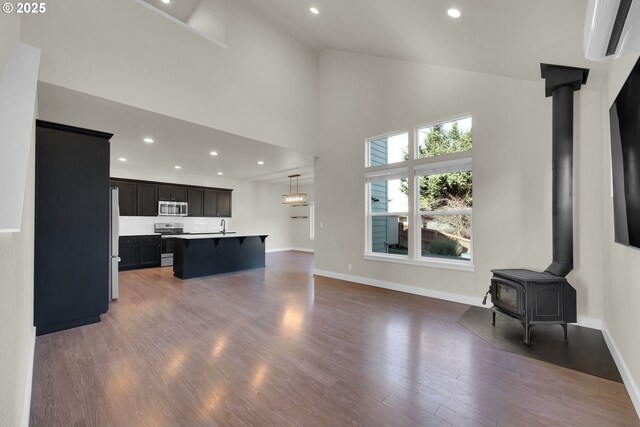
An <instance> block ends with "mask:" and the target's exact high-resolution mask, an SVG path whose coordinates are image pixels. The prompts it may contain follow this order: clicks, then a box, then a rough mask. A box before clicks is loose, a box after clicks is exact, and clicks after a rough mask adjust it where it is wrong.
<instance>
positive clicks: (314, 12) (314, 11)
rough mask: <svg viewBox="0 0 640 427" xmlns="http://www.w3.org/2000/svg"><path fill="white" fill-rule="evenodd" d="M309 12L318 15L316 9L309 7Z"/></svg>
mask: <svg viewBox="0 0 640 427" xmlns="http://www.w3.org/2000/svg"><path fill="white" fill-rule="evenodd" d="M309 11H310V12H311V13H313V14H314V15H318V14H319V13H320V11H319V10H318V8H317V7H310V8H309Z"/></svg>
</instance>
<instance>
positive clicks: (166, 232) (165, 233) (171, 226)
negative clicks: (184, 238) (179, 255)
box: [153, 222, 184, 267]
mask: <svg viewBox="0 0 640 427" xmlns="http://www.w3.org/2000/svg"><path fill="white" fill-rule="evenodd" d="M153 231H155V232H156V233H160V234H162V259H161V262H160V265H161V266H162V267H169V266H172V265H173V247H174V245H175V239H173V238H171V236H172V235H174V236H175V235H176V234H184V224H183V223H181V222H161V223H156V224H154V225H153Z"/></svg>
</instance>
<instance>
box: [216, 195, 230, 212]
mask: <svg viewBox="0 0 640 427" xmlns="http://www.w3.org/2000/svg"><path fill="white" fill-rule="evenodd" d="M218 216H223V217H230V216H231V191H224V190H220V191H218Z"/></svg>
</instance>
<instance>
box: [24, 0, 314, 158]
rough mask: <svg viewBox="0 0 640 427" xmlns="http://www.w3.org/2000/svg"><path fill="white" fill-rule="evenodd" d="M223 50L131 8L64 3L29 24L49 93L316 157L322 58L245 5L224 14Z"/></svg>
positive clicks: (126, 2) (129, 3)
mask: <svg viewBox="0 0 640 427" xmlns="http://www.w3.org/2000/svg"><path fill="white" fill-rule="evenodd" d="M226 34H227V37H226V42H227V45H228V48H227V49H225V48H223V47H220V46H218V45H216V44H214V43H211V42H210V41H209V40H206V39H205V38H203V37H200V36H199V35H197V34H195V33H194V32H192V31H190V30H189V29H186V28H183V27H182V26H180V25H178V24H177V23H175V22H172V21H170V20H168V19H167V18H166V17H163V16H161V15H160V14H158V13H156V12H154V11H152V10H150V9H149V8H148V7H145V6H143V5H141V4H139V3H137V2H135V1H133V0H109V1H103V0H81V1H80V0H57V1H56V2H55V5H50V7H49V8H48V9H47V13H46V14H43V15H38V16H36V15H30V16H25V17H24V18H23V25H22V41H23V42H25V43H28V44H31V45H32V46H35V47H39V48H41V49H42V51H43V56H42V62H41V72H40V79H41V80H42V81H44V82H47V83H52V84H55V85H59V86H63V87H66V88H69V89H73V90H77V91H80V92H84V93H88V94H91V95H95V96H99V97H102V98H106V99H109V100H112V101H117V102H121V103H124V104H127V105H131V106H134V107H138V108H142V109H145V110H149V111H153V112H156V113H161V114H165V115H168V116H171V117H176V118H179V119H183V120H186V121H190V122H194V123H198V124H201V125H205V126H209V127H212V128H215V129H220V130H223V131H226V132H230V133H234V134H237V135H241V136H245V137H248V138H253V139H256V140H259V141H263V142H268V143H271V144H274V145H279V146H283V147H288V148H292V149H296V150H298V151H307V152H308V151H309V150H310V147H311V146H312V141H313V140H314V138H315V135H316V134H317V132H316V119H317V90H318V79H317V76H318V57H317V53H316V52H315V51H314V50H313V49H311V48H309V47H307V46H305V45H303V44H302V43H301V42H299V41H297V40H296V39H295V38H293V37H291V36H290V35H289V34H288V33H286V32H285V31H284V30H282V29H281V28H280V27H279V26H278V25H276V24H275V23H273V22H272V21H271V19H270V18H267V17H266V16H265V14H263V13H262V12H260V11H259V9H258V8H256V7H253V6H251V5H250V4H248V1H247V0H233V1H230V2H227V5H226Z"/></svg>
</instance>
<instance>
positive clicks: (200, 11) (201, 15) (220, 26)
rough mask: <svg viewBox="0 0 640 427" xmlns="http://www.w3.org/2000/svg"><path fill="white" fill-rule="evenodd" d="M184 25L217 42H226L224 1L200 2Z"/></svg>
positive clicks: (203, 0)
mask: <svg viewBox="0 0 640 427" xmlns="http://www.w3.org/2000/svg"><path fill="white" fill-rule="evenodd" d="M186 24H187V25H188V26H190V27H193V28H195V29H196V30H198V31H200V32H201V33H203V34H206V35H208V36H211V37H213V38H214V39H215V40H217V41H219V42H222V43H224V42H226V40H227V12H226V5H225V1H224V0H200V3H198V6H196V8H195V9H194V11H193V12H192V13H191V16H190V17H189V19H187V22H186Z"/></svg>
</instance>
